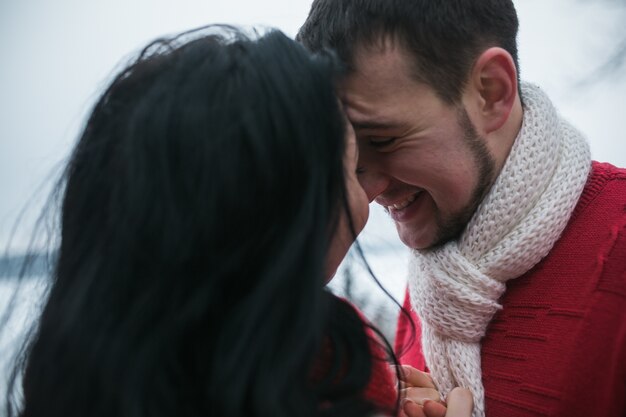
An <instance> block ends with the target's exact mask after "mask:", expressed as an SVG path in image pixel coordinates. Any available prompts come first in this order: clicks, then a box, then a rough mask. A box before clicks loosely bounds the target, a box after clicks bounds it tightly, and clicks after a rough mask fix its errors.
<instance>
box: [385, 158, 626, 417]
mask: <svg viewBox="0 0 626 417" xmlns="http://www.w3.org/2000/svg"><path fill="white" fill-rule="evenodd" d="M500 302H501V304H502V306H503V309H502V310H501V311H499V312H498V313H497V314H496V315H495V317H494V319H493V320H492V322H491V323H490V325H489V327H488V328H487V334H486V336H485V338H484V339H483V340H482V355H481V360H482V374H483V375H482V377H483V384H484V387H485V407H486V415H487V417H517V416H562V417H577V416H580V417H583V416H584V417H590V416H603V417H605V416H606V417H612V416H615V417H623V416H626V169H619V168H616V167H614V166H612V165H609V164H605V163H598V162H594V163H593V168H592V171H591V174H590V176H589V179H588V181H587V184H586V186H585V189H584V191H583V194H582V196H581V198H580V200H579V202H578V205H577V206H576V209H575V211H574V213H573V215H572V218H571V219H570V221H569V224H568V226H567V227H566V229H565V231H564V232H563V235H562V236H561V238H560V239H559V241H558V242H557V243H556V244H555V245H554V248H553V249H552V251H551V252H550V254H549V255H548V256H547V257H546V258H545V259H544V260H543V261H541V262H540V263H539V264H538V265H536V266H535V267H534V268H533V269H531V270H530V271H528V272H527V273H526V274H524V275H523V276H521V277H519V278H517V279H514V280H510V281H508V283H507V291H506V293H505V294H504V296H503V297H502V299H501V300H500ZM404 306H405V308H406V309H408V310H410V301H409V298H408V292H407V296H406V298H405V302H404ZM411 316H412V317H413V320H414V321H415V323H416V326H417V329H416V330H417V332H416V334H414V338H415V343H413V344H412V345H410V343H409V340H410V339H411V335H412V333H411V325H410V323H409V321H408V319H407V318H406V317H405V316H403V315H400V317H399V321H398V333H397V336H396V351H397V352H398V356H399V357H400V361H401V362H402V363H406V364H409V365H413V366H415V367H417V368H419V369H425V363H424V357H423V353H422V349H421V345H420V328H419V326H420V324H419V321H418V319H417V317H416V315H415V313H414V312H412V310H411Z"/></svg>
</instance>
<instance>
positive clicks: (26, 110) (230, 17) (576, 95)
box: [0, 0, 626, 414]
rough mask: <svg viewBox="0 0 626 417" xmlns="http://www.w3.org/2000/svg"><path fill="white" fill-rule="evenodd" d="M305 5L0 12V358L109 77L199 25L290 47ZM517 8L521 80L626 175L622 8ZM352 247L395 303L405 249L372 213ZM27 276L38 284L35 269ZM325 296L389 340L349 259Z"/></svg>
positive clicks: (241, 2) (535, 1) (377, 301)
mask: <svg viewBox="0 0 626 417" xmlns="http://www.w3.org/2000/svg"><path fill="white" fill-rule="evenodd" d="M310 2H311V0H266V1H263V2H261V1H258V0H229V1H216V0H204V1H195V0H177V1H175V2H174V1H172V0H132V1H122V0H108V1H106V2H104V1H100V2H95V1H93V2H86V1H78V0H56V1H54V2H53V1H50V0H21V1H2V2H0V60H1V61H0V62H1V65H0V313H1V311H2V309H3V307H5V306H6V305H7V303H8V302H9V300H10V299H14V301H15V302H17V303H18V306H19V309H20V310H19V311H23V314H22V313H20V314H18V315H16V318H14V319H13V320H12V322H11V323H9V326H8V329H9V331H8V332H7V331H5V332H3V333H2V334H3V338H2V339H0V358H2V357H6V356H7V353H6V352H8V351H10V348H11V346H12V345H11V340H12V338H13V337H15V335H17V334H19V332H20V330H21V329H22V328H23V327H24V323H26V322H27V321H28V317H29V316H28V314H27V312H28V311H29V309H32V307H33V306H36V305H37V301H39V300H40V298H41V297H40V293H41V291H40V290H38V288H39V284H37V283H38V282H39V281H38V280H36V279H33V282H32V285H26V286H25V288H23V289H22V291H21V292H20V294H19V295H18V297H17V298H13V295H12V294H13V285H12V280H11V275H14V274H15V265H17V264H18V263H19V262H20V259H21V258H20V256H21V255H22V254H23V252H24V251H25V249H26V248H27V247H28V246H29V242H30V239H31V238H32V236H33V225H34V224H35V221H36V219H37V216H38V215H39V213H40V211H41V209H42V206H43V203H44V201H45V199H46V197H47V196H48V194H49V193H50V191H51V187H52V185H53V184H54V181H55V180H56V178H57V177H58V175H59V174H60V169H61V167H62V166H63V163H64V161H65V159H66V158H67V156H68V153H69V151H70V149H71V147H72V145H73V143H74V141H75V140H76V137H77V135H78V134H79V131H80V129H81V127H82V125H83V123H84V119H85V116H86V114H87V113H88V111H89V109H90V107H91V105H92V104H93V103H94V101H95V99H96V98H97V96H98V94H99V93H100V91H101V90H102V88H103V87H104V86H105V85H106V83H107V81H108V80H109V79H110V77H111V76H112V75H113V74H114V72H115V69H116V68H119V66H120V65H121V64H123V63H125V62H126V61H127V60H128V59H129V58H131V57H132V56H133V55H134V54H135V53H137V52H138V51H139V50H140V49H141V47H142V46H143V45H145V44H146V43H148V42H149V41H151V40H153V39H154V38H156V37H159V36H160V35H163V34H172V33H176V32H179V31H183V30H186V29H190V28H193V27H197V26H202V25H205V24H208V23H232V24H237V25H246V26H257V27H276V28H279V29H281V30H283V31H284V32H286V33H287V34H288V35H290V36H292V37H293V36H295V34H296V32H297V30H298V28H299V27H300V25H301V24H302V22H304V20H305V18H306V16H307V13H308V9H309V7H310ZM515 4H516V7H517V9H518V14H519V18H520V35H519V48H520V64H521V76H522V79H524V80H527V81H532V82H535V83H537V84H539V85H541V86H542V87H543V88H544V89H545V90H546V91H547V92H548V94H549V95H550V96H551V97H552V99H553V101H554V102H555V104H556V106H557V108H558V109H559V110H560V112H561V113H562V114H563V115H564V116H565V117H566V118H567V119H569V120H570V121H571V122H572V123H573V124H574V125H575V126H577V127H578V128H579V129H580V130H582V131H583V132H584V133H585V134H586V135H587V137H588V138H589V142H590V144H591V149H592V154H593V157H594V159H596V160H601V161H606V162H611V163H613V164H614V165H618V166H626V135H625V134H624V133H623V131H622V126H621V122H622V121H623V119H624V116H626V110H625V108H626V75H625V74H626V73H625V69H626V65H625V57H626V27H625V26H624V22H625V21H626V0H596V1H589V0H588V1H583V0H550V1H542V0H518V1H515ZM360 241H361V242H362V247H363V249H364V252H365V256H366V259H367V260H368V262H369V264H370V265H371V267H372V269H373V271H374V273H375V275H376V276H377V277H378V279H379V280H380V282H381V283H382V285H383V286H385V287H386V288H387V289H388V290H389V292H390V294H391V295H392V296H393V297H395V298H397V299H399V300H400V301H401V299H402V296H403V291H404V285H405V280H406V272H405V271H406V260H407V255H408V254H407V250H406V249H405V248H404V247H403V246H402V244H401V243H400V242H399V240H398V238H397V237H396V235H395V228H394V226H393V224H392V223H391V222H390V220H389V219H388V218H387V216H386V214H385V213H384V212H383V211H382V210H381V209H380V208H379V207H376V206H375V205H373V206H372V207H371V215H370V222H369V223H368V226H367V227H366V230H365V231H364V233H363V235H362V237H361V238H360ZM34 245H35V247H37V245H38V243H37V242H35V243H34ZM39 270H40V271H43V268H40V269H39ZM33 271H35V272H33V274H34V275H37V272H36V271H37V268H34V269H33ZM35 278H36V277H35ZM331 287H332V289H333V290H334V291H336V292H337V293H339V294H343V295H346V296H347V297H349V298H351V299H353V300H354V301H355V302H356V303H357V304H358V305H359V306H361V307H362V309H363V310H364V311H365V313H366V315H368V317H370V318H371V319H372V320H374V321H375V323H376V324H378V325H379V326H381V327H382V328H383V331H384V332H385V334H387V336H388V337H390V338H392V337H393V334H394V331H395V315H396V312H397V307H396V306H395V305H394V304H393V302H392V301H391V299H390V298H389V297H388V296H386V295H384V294H383V292H382V290H381V289H380V288H378V287H377V286H376V285H375V284H374V281H373V280H372V278H371V277H370V275H369V274H367V273H365V269H364V267H363V265H362V263H361V262H359V260H358V259H355V257H354V256H352V257H349V258H348V260H347V261H346V262H344V264H343V266H342V268H341V269H340V270H339V272H338V273H337V277H336V279H335V280H334V281H333V283H332V284H331ZM0 368H1V364H0ZM0 372H2V371H1V369H0ZM0 380H1V378H0ZM0 385H1V384H0ZM0 388H1V387H0ZM0 414H1V413H0Z"/></svg>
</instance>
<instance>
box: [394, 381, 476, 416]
mask: <svg viewBox="0 0 626 417" xmlns="http://www.w3.org/2000/svg"><path fill="white" fill-rule="evenodd" d="M423 404H424V405H423V406H420V405H418V404H417V403H414V402H412V401H410V400H408V401H405V402H404V404H403V408H402V410H400V415H401V416H402V417H404V416H406V417H471V415H472V410H473V408H474V401H473V399H472V394H471V393H470V391H469V390H468V389H466V388H459V387H457V388H454V389H453V390H452V391H450V394H448V401H447V405H444V404H442V403H440V402H436V401H430V400H426V401H425V402H424V403H423Z"/></svg>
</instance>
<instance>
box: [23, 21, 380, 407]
mask: <svg viewBox="0 0 626 417" xmlns="http://www.w3.org/2000/svg"><path fill="white" fill-rule="evenodd" d="M207 30H208V31H209V32H210V33H207ZM336 70H337V68H336V64H335V61H334V59H333V58H332V57H331V56H330V55H328V54H326V55H316V56H312V55H310V54H309V53H308V52H307V51H305V49H304V47H302V46H300V45H299V44H297V43H295V42H294V41H292V40H290V39H288V38H287V37H285V36H284V35H283V34H281V33H280V32H270V33H268V34H266V35H264V36H262V37H260V38H258V39H250V38H247V37H246V36H244V35H243V34H242V33H241V32H239V31H237V30H236V29H233V28H229V27H212V28H209V29H207V28H205V29H204V30H202V31H192V32H187V33H185V34H183V35H180V36H177V37H173V38H171V39H162V40H158V41H156V42H154V43H152V44H150V45H149V46H148V47H146V48H145V49H144V50H143V52H142V53H141V54H140V56H139V58H138V59H137V60H136V61H135V62H133V63H132V64H131V65H130V66H128V67H127V68H125V69H124V70H122V71H121V72H120V73H119V75H117V76H116V77H115V79H114V80H113V82H112V83H111V85H110V86H109V87H108V88H107V89H106V91H105V92H104V93H103V95H102V96H101V97H100V99H99V100H98V102H97V104H96V105H95V107H94V109H93V111H92V113H91V116H90V117H89V119H88V121H87V124H86V126H85V128H84V131H83V133H82V135H81V137H80V139H79V141H78V143H77V145H76V147H75V149H74V151H73V154H72V156H71V159H70V161H69V163H68V165H67V169H66V172H65V174H64V178H63V181H62V183H61V184H62V188H61V189H62V192H63V197H62V207H61V227H60V230H61V239H60V247H59V248H58V254H57V260H56V265H55V268H54V272H53V274H52V277H51V279H52V286H51V289H50V293H49V298H48V300H47V303H46V304H45V307H44V309H43V312H42V314H41V316H40V318H39V321H38V323H37V324H36V328H35V331H34V333H33V336H32V340H31V342H30V345H29V348H28V349H27V350H26V353H25V361H24V365H23V366H24V371H23V376H21V377H18V378H17V380H20V379H21V380H22V386H23V405H18V406H17V408H18V411H17V412H18V414H19V415H20V416H22V417H36V416H37V417H38V416H46V417H56V416H63V417H68V416H80V417H85V416H89V417H99V416H106V417H111V416H151V417H155V416H220V417H226V416H246V417H251V416H268V417H280V416H289V417H294V416H317V415H320V416H321V415H324V416H356V415H365V414H367V413H369V412H370V411H372V410H373V405H372V404H369V403H368V402H367V401H366V399H364V398H363V390H364V388H365V386H366V385H367V383H368V381H369V377H370V371H371V368H372V358H371V356H370V350H369V345H368V337H367V335H366V333H365V331H364V327H363V323H362V321H361V320H360V318H359V317H358V316H357V314H356V313H355V312H354V311H353V310H351V309H350V308H349V307H348V306H347V305H346V304H345V303H343V302H341V301H339V300H338V299H337V298H336V297H334V296H333V295H332V294H330V293H329V292H327V290H325V289H324V288H323V284H324V279H325V277H324V272H325V259H326V255H327V249H328V246H329V239H330V236H331V235H332V233H333V231H334V225H336V224H337V219H338V216H339V213H340V210H344V209H345V208H346V201H347V198H346V190H345V184H344V180H343V179H344V168H343V154H344V146H345V144H344V133H345V121H344V119H343V116H342V114H341V110H340V104H339V102H338V100H337V98H336V96H335V94H334V85H333V83H334V76H335V72H336ZM328 348H330V350H331V351H332V352H333V355H332V361H331V362H330V363H320V361H319V358H320V352H322V351H324V350H326V349H328ZM320 370H321V371H320ZM312 375H316V377H315V378H313V377H312Z"/></svg>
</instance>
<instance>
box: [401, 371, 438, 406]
mask: <svg viewBox="0 0 626 417" xmlns="http://www.w3.org/2000/svg"><path fill="white" fill-rule="evenodd" d="M399 370H400V372H399V374H400V389H401V391H400V396H401V398H402V402H401V407H400V414H399V417H424V413H422V408H423V405H424V403H425V402H427V401H428V402H432V403H433V404H435V405H431V406H429V408H432V407H436V405H440V407H442V408H443V410H444V414H445V406H444V405H443V404H441V402H442V401H441V397H440V396H439V392H438V391H437V388H436V387H435V383H434V382H433V380H432V378H431V377H430V375H429V374H428V373H426V372H422V371H419V370H417V369H415V368H413V367H412V366H408V365H402V366H400V369H399ZM407 407H408V410H409V411H410V412H412V413H407V412H405V411H404V410H405V409H406V408H407ZM416 410H419V413H418V414H415V413H416V412H417V411H416Z"/></svg>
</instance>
